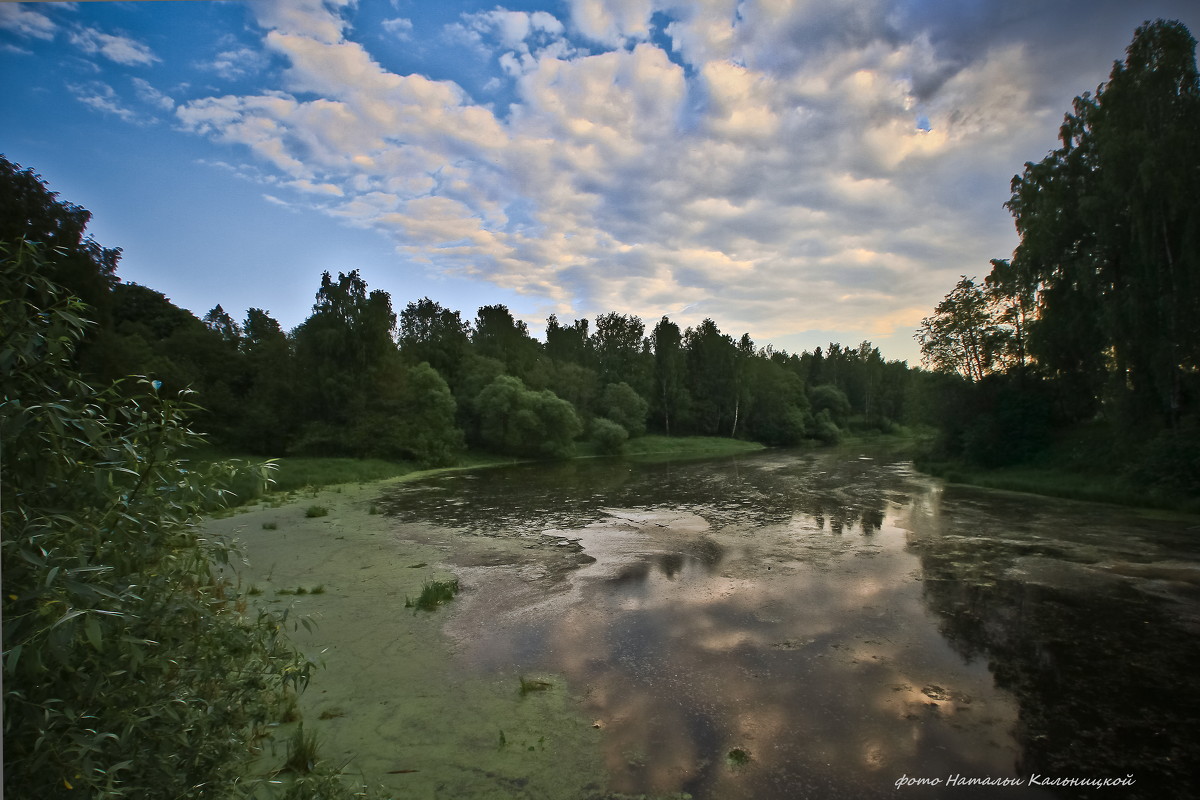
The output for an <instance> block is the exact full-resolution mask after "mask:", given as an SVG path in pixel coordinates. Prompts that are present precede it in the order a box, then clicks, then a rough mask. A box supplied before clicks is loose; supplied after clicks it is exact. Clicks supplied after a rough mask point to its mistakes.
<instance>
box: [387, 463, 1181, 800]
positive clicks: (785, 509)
mask: <svg viewBox="0 0 1200 800" xmlns="http://www.w3.org/2000/svg"><path fill="white" fill-rule="evenodd" d="M387 507H388V510H389V513H391V514H393V515H394V516H395V517H396V518H397V519H398V521H399V522H400V523H401V524H400V526H399V527H400V531H401V535H407V536H413V537H424V538H425V539H426V540H429V541H435V542H436V543H438V544H439V545H440V546H441V547H442V548H443V551H444V552H445V553H446V556H447V560H448V561H449V562H450V563H451V564H454V565H455V568H454V569H455V572H456V573H457V574H458V575H459V576H460V580H461V581H462V583H463V585H464V587H465V589H466V591H465V593H464V594H463V595H462V596H461V597H460V600H459V601H456V603H455V607H454V609H453V611H452V613H451V614H450V616H449V617H448V622H447V626H448V630H449V631H450V633H451V634H452V635H453V636H454V638H455V640H456V641H457V642H458V643H459V644H458V646H457V656H458V661H459V664H460V665H461V668H462V669H463V670H469V671H474V672H482V673H496V674H514V675H536V674H555V675H563V676H565V677H566V679H567V681H568V683H569V685H570V687H571V689H572V690H574V691H576V692H578V693H579V694H580V695H581V697H582V700H581V702H582V703H583V704H584V707H585V709H586V711H587V713H588V715H589V716H591V717H592V718H594V719H595V724H596V725H597V726H600V727H602V728H603V730H604V736H603V740H604V743H605V745H604V746H605V758H606V763H607V766H608V770H609V776H610V785H609V790H610V791H613V792H623V793H629V794H640V793H650V794H660V795H669V794H672V793H677V792H687V793H690V794H691V795H692V796H694V797H696V798H751V797H753V798H799V797H822V798H825V797H856V798H857V797H883V796H889V797H892V796H908V797H940V796H953V797H959V796H965V797H970V796H976V795H977V794H978V795H979V796H1004V797H1014V798H1015V797H1051V796H1068V797H1074V796H1080V797H1092V796H1100V797H1131V796H1146V797H1151V796H1183V795H1182V794H1180V792H1184V793H1186V792H1187V791H1188V787H1189V786H1190V783H1189V782H1190V780H1191V774H1192V772H1193V771H1194V770H1195V769H1196V768H1197V767H1200V745H1198V742H1200V733H1197V731H1198V728H1197V722H1198V721H1200V689H1198V688H1197V681H1196V680H1195V679H1194V677H1193V676H1194V675H1195V674H1196V669H1197V665H1198V664H1200V588H1198V587H1200V559H1198V557H1197V556H1198V555H1200V544H1198V543H1200V524H1198V523H1197V521H1196V520H1194V519H1193V520H1190V521H1189V520H1182V521H1181V520H1178V519H1176V520H1153V519H1148V518H1145V517H1141V516H1138V515H1135V514H1134V513H1132V512H1129V511H1125V510H1121V509H1116V508H1111V507H1105V506H1098V505H1088V504H1080V503H1071V502H1065V501H1055V500H1048V499H1042V498H1036V497H1030V496H1023V495H1012V494H1002V493H994V492H987V491H983V490H971V489H964V488H944V487H943V486H942V484H941V483H940V482H938V481H935V480H932V479H928V478H925V477H922V476H919V475H918V474H916V473H915V472H914V471H913V469H912V468H911V465H909V464H908V463H907V462H903V461H893V460H890V459H889V458H887V457H886V456H883V455H880V454H870V453H868V452H864V453H850V454H848V453H846V452H842V453H839V454H832V453H818V454H813V453H792V452H778V451H775V452H768V453H764V454H761V455H754V456H749V457H746V456H743V457H739V458H736V459H722V460H714V461H704V462H692V463H684V464H679V463H673V464H672V463H666V464H663V463H659V464H653V463H630V462H621V461H605V460H596V461H573V462H569V463H565V464H555V465H532V466H518V467H512V468H503V469H494V470H484V471H479V472H474V473H468V474H459V475H451V476H447V477H441V478H437V479H433V480H429V481H426V482H423V483H416V484H408V485H404V486H402V487H400V488H398V489H397V490H396V491H395V493H394V494H393V495H392V496H391V497H390V498H389V500H388V504H387ZM465 537H471V540H472V541H476V542H477V541H478V538H479V537H483V538H487V539H490V540H491V545H490V546H486V547H483V548H482V549H481V548H480V547H479V546H473V547H471V548H466V547H459V546H458V545H456V542H462V541H465ZM468 552H469V553H470V555H466V554H467V553H468ZM481 553H482V555H481ZM952 776H961V777H963V778H973V779H991V780H994V781H1001V780H1004V779H1006V778H1007V779H1010V782H1011V783H1013V784H1014V785H1010V786H1008V787H1005V788H1002V789H997V788H990V789H978V788H974V787H970V786H964V785H962V784H958V785H954V786H949V787H948V786H947V782H948V781H949V780H950V779H951V778H952ZM1126 776H1132V778H1133V780H1134V781H1136V783H1134V784H1133V785H1132V786H1123V787H1108V788H1102V789H1096V788H1073V789H1062V788H1056V789H1053V790H1051V789H1047V788H1045V787H1044V786H1035V785H1031V784H1033V783H1036V782H1041V781H1046V780H1055V779H1062V778H1072V779H1085V780H1095V779H1105V778H1110V779H1111V778H1121V779H1124V778H1125V777H1126ZM904 777H907V778H912V779H921V780H924V781H929V782H933V781H937V783H935V784H934V785H932V786H930V785H915V784H914V785H909V786H906V787H904V788H901V789H897V788H896V787H897V781H898V780H900V779H902V778H904ZM1031 777H1033V780H1031Z"/></svg>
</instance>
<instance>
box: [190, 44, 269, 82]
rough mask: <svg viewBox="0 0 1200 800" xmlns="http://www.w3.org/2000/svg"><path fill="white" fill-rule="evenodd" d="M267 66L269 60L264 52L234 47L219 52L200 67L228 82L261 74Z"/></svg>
mask: <svg viewBox="0 0 1200 800" xmlns="http://www.w3.org/2000/svg"><path fill="white" fill-rule="evenodd" d="M266 65H267V58H266V55H265V54H263V53H262V51H259V50H253V49H251V48H249V47H233V48H230V49H228V50H222V51H220V52H218V53H217V54H216V55H215V56H213V57H212V59H211V60H210V61H207V62H204V63H202V64H200V67H201V68H202V69H210V70H212V71H213V72H215V73H217V74H218V75H220V76H221V77H222V78H225V79H226V80H234V79H237V78H241V77H243V76H246V75H251V74H254V73H257V72H260V71H261V70H262V69H263V68H265V67H266Z"/></svg>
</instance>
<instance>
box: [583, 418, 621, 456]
mask: <svg viewBox="0 0 1200 800" xmlns="http://www.w3.org/2000/svg"><path fill="white" fill-rule="evenodd" d="M628 439H629V433H628V432H627V431H626V430H625V429H624V428H622V427H621V426H620V425H618V424H617V423H615V422H613V421H612V420H607V419H600V418H597V419H594V420H592V441H593V442H595V443H596V449H597V450H599V451H600V452H601V453H603V454H605V455H610V456H613V455H618V454H619V453H621V452H622V451H624V449H625V442H626V441H627V440H628Z"/></svg>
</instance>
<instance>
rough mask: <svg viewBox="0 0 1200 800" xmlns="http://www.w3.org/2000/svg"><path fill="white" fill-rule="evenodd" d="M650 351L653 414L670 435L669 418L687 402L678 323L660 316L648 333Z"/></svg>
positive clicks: (681, 337) (684, 364)
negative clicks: (652, 371) (652, 364)
mask: <svg viewBox="0 0 1200 800" xmlns="http://www.w3.org/2000/svg"><path fill="white" fill-rule="evenodd" d="M650 343H651V347H652V349H653V351H654V384H655V390H654V394H653V397H654V401H653V407H654V409H655V412H654V416H655V418H656V419H661V420H662V429H663V432H664V433H666V434H667V435H668V436H670V435H671V421H672V420H678V419H679V418H680V416H682V414H681V412H682V410H683V409H684V408H685V404H686V403H687V389H686V387H685V380H686V369H687V359H686V355H685V353H684V350H683V334H682V333H680V331H679V326H678V325H676V324H675V323H674V322H671V320H669V319H667V318H666V317H663V318H662V319H661V320H659V322H658V324H657V325H655V326H654V333H653V334H652V335H651V337H650Z"/></svg>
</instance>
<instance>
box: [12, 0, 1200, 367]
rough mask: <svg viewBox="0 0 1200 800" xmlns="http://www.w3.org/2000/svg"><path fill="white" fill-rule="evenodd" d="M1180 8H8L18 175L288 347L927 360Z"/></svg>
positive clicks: (696, 1) (332, 4)
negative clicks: (1038, 174) (415, 341)
mask: <svg viewBox="0 0 1200 800" xmlns="http://www.w3.org/2000/svg"><path fill="white" fill-rule="evenodd" d="M1156 18H1166V19H1177V20H1180V21H1182V22H1183V23H1184V24H1186V25H1187V26H1188V27H1189V28H1190V29H1191V30H1192V31H1193V33H1196V32H1198V31H1200V9H1197V8H1196V7H1195V5H1194V3H1192V2H1175V1H1174V0H1161V1H1148V2H1129V1H1128V0H1086V1H1081V0H1059V1H1057V2H1046V0H692V1H690V2H687V1H684V0H562V1H561V2H538V1H537V0H530V1H528V2H526V1H525V0H521V1H520V2H509V3H506V4H501V5H498V4H496V2H494V1H493V2H466V1H465V0H462V1H455V0H441V1H439V2H430V1H428V0H249V2H239V1H235V0H212V1H207V0H199V1H196V0H174V1H171V2H156V1H146V2H83V3H8V2H4V3H0V90H2V91H0V153H2V154H3V155H5V157H7V158H8V159H9V160H10V161H13V162H15V163H18V164H20V165H21V166H23V167H30V168H33V169H34V170H35V171H36V172H37V173H39V174H40V175H41V176H42V177H43V179H44V180H45V181H46V182H47V183H48V184H49V186H50V188H51V189H52V190H54V191H56V192H58V193H59V194H60V197H61V198H62V199H64V200H67V201H70V202H73V203H77V204H80V205H82V206H84V207H86V208H87V209H89V210H90V211H91V212H92V213H93V215H94V216H93V220H92V223H91V225H90V228H89V230H90V231H91V232H92V234H93V235H94V236H95V238H96V239H97V241H99V242H100V243H101V244H103V245H105V246H106V247H120V248H122V249H123V256H122V261H121V265H120V267H119V269H118V274H119V276H120V277H121V278H122V279H123V280H125V281H132V282H136V283H141V284H144V285H147V286H150V287H152V288H154V289H157V290H159V291H161V292H163V293H164V294H166V295H167V296H168V297H170V298H171V299H172V300H173V301H174V302H175V303H176V304H177V305H180V306H182V307H185V308H188V309H190V310H191V311H193V312H194V313H196V314H197V315H198V316H203V315H204V314H205V313H206V312H207V311H208V310H209V309H211V308H212V307H213V306H215V305H217V304H221V305H222V307H223V308H224V309H225V310H226V311H228V312H229V313H231V314H232V315H233V316H234V317H235V318H239V319H240V318H243V317H244V316H245V313H246V310H247V309H248V308H251V307H253V308H262V309H265V310H267V311H268V312H270V313H271V315H272V316H274V317H275V318H276V319H278V320H279V321H280V322H281V323H282V324H283V325H284V327H285V328H291V327H294V326H296V325H298V324H299V323H301V322H302V321H304V319H305V318H306V317H307V316H308V314H309V313H310V312H311V309H312V304H313V302H314V295H315V293H316V290H317V288H318V287H319V285H320V275H321V273H322V272H323V271H326V270H328V271H330V272H331V273H333V274H334V275H335V276H336V274H337V273H338V272H349V271H350V270H353V269H357V270H360V272H361V274H362V276H363V277H364V279H365V280H366V281H367V283H368V284H369V286H370V288H372V289H382V290H385V291H387V292H389V293H390V294H391V296H392V302H393V305H394V306H395V308H396V310H397V311H400V310H402V309H403V307H404V306H405V305H406V304H407V303H410V302H413V301H415V300H417V299H420V298H422V297H430V298H432V299H433V300H436V301H438V302H439V303H441V304H442V305H443V306H447V307H449V308H453V309H456V310H460V311H462V312H463V317H464V318H465V319H467V320H470V319H473V318H474V316H475V312H476V310H477V309H478V308H479V307H480V306H482V305H491V304H496V303H503V304H505V305H507V306H508V307H509V308H510V309H511V310H512V312H513V313H514V315H515V316H516V317H518V318H519V319H523V320H524V321H525V322H526V323H528V325H529V327H530V330H531V331H532V332H533V333H535V335H536V334H539V333H540V332H541V331H542V330H543V328H544V323H545V320H546V317H547V316H548V315H550V314H556V315H557V316H558V318H559V319H560V320H561V321H562V322H564V323H569V322H570V321H571V320H573V319H576V318H581V317H589V318H595V316H597V315H598V314H602V313H607V312H609V311H618V312H621V313H626V314H636V315H638V316H639V317H641V318H642V320H643V321H645V322H646V326H647V332H649V330H650V329H652V328H653V326H654V324H655V323H656V322H657V321H658V319H659V318H660V317H662V316H664V315H666V316H669V317H670V318H671V319H672V320H673V321H675V322H676V323H678V324H679V325H680V326H681V327H684V326H688V325H696V324H698V323H699V322H700V321H702V320H703V319H705V318H712V319H713V320H714V321H715V322H716V323H717V325H718V326H719V327H720V328H721V330H722V331H724V332H725V333H729V334H731V335H733V336H734V337H735V338H736V337H739V336H740V335H741V334H742V333H749V334H750V336H751V337H752V338H753V339H754V341H755V342H756V343H757V344H758V345H759V346H763V345H766V344H770V345H772V346H773V347H774V348H775V349H776V350H780V349H783V350H788V351H790V352H800V351H802V350H810V351H811V350H813V349H814V348H816V347H818V346H824V345H826V344H827V343H829V342H840V343H843V344H846V345H857V344H858V343H859V342H861V341H863V340H869V341H871V342H872V343H873V344H875V345H876V346H878V347H879V348H880V350H881V351H882V353H883V355H884V356H885V357H887V358H889V359H904V360H907V361H908V362H909V363H910V364H916V363H918V362H919V351H918V348H917V345H916V342H915V341H914V340H913V338H912V337H913V333H914V331H915V329H916V328H917V326H918V325H919V324H920V321H921V319H922V317H925V316H928V315H929V314H930V313H931V312H932V310H933V307H934V306H935V305H936V304H937V303H938V302H939V301H940V300H941V298H942V297H943V296H944V295H945V294H946V293H948V292H949V291H950V290H951V289H952V288H953V286H954V283H955V282H956V281H957V280H958V278H959V276H960V275H968V276H979V277H982V276H983V275H985V274H986V273H987V272H988V270H989V269H990V265H989V260H990V259H992V258H1007V257H1008V256H1010V255H1011V253H1012V250H1013V248H1014V247H1015V246H1016V243H1017V238H1016V234H1015V232H1014V228H1013V224H1012V218H1011V216H1010V215H1009V214H1008V212H1007V210H1006V209H1005V208H1004V202H1005V201H1006V200H1007V199H1008V197H1009V182H1010V181H1011V179H1012V177H1013V175H1014V174H1017V173H1019V172H1020V171H1021V170H1022V169H1023V165H1024V163H1025V162H1027V161H1039V160H1041V159H1042V158H1043V157H1044V156H1045V155H1046V154H1047V153H1048V152H1049V151H1050V150H1051V149H1053V148H1054V147H1055V146H1056V144H1057V135H1058V128H1059V125H1060V124H1061V122H1062V118H1063V115H1064V114H1065V113H1066V112H1067V111H1069V110H1070V107H1071V101H1072V99H1073V98H1074V97H1075V96H1077V95H1080V94H1082V93H1084V92H1087V91H1094V90H1095V88H1096V86H1097V85H1098V84H1100V83H1101V82H1103V81H1104V80H1106V79H1107V77H1108V75H1109V72H1110V70H1111V67H1112V62H1113V61H1114V60H1116V59H1120V58H1123V56H1124V51H1125V48H1126V46H1127V45H1128V44H1129V42H1130V40H1131V39H1132V37H1133V33H1134V30H1135V29H1136V28H1137V26H1138V25H1139V24H1141V23H1142V22H1143V21H1146V20H1152V19H1156Z"/></svg>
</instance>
